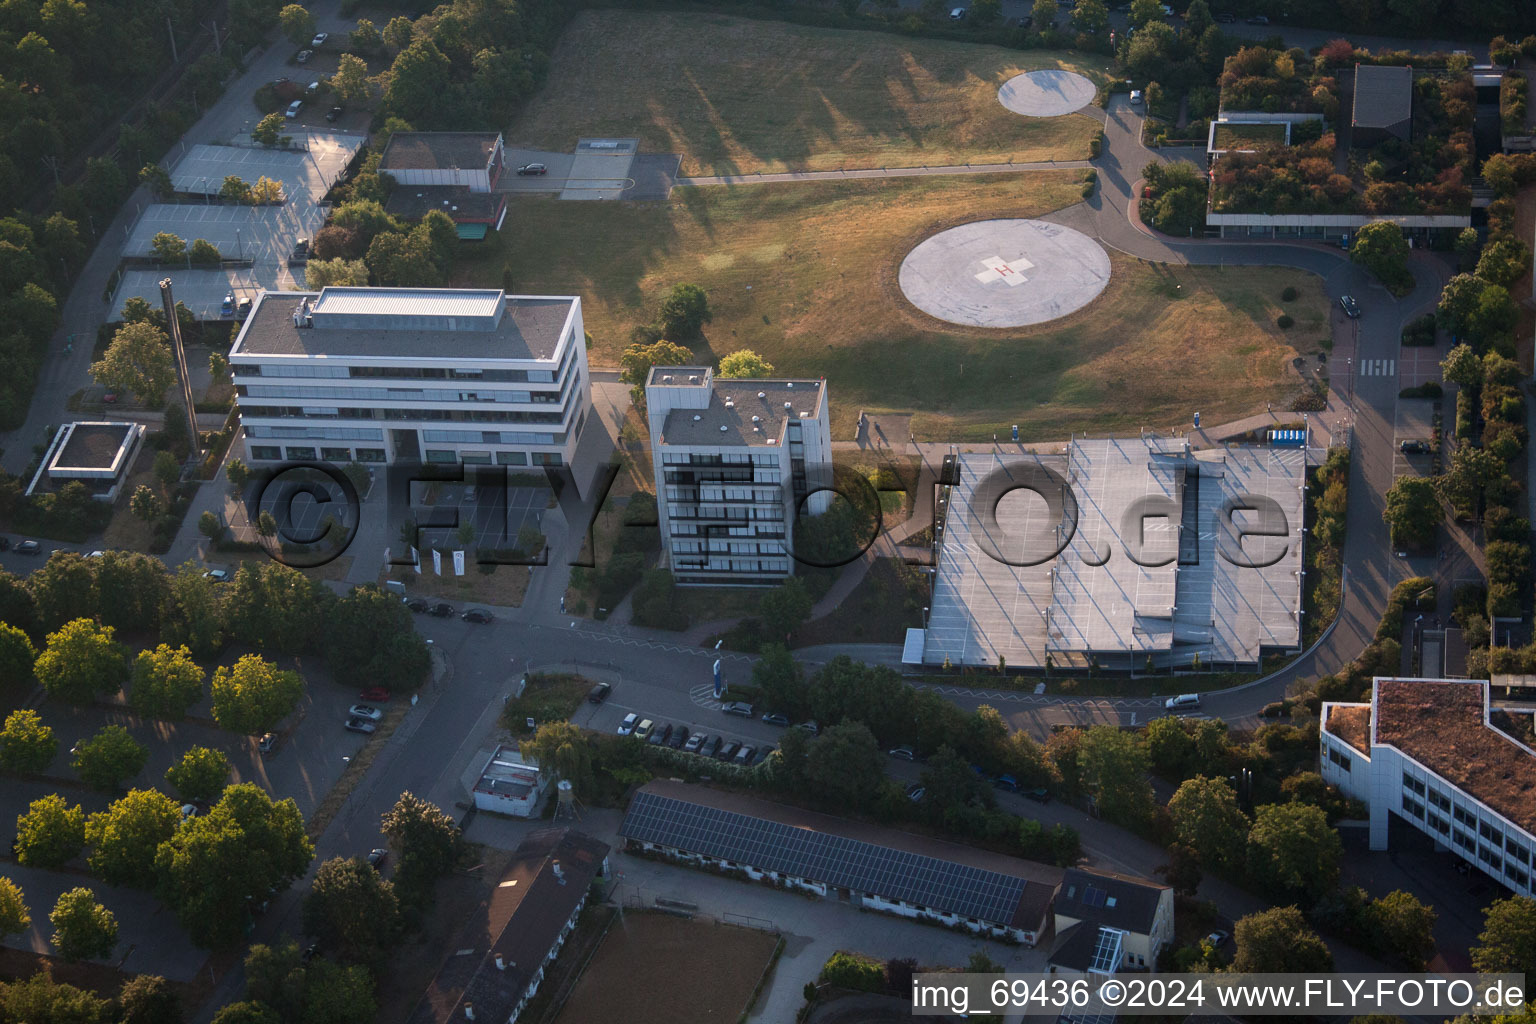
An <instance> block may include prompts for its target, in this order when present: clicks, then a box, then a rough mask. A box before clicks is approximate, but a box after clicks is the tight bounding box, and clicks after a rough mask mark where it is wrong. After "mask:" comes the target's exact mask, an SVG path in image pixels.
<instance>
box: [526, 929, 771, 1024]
mask: <svg viewBox="0 0 1536 1024" xmlns="http://www.w3.org/2000/svg"><path fill="white" fill-rule="evenodd" d="M777 944H778V937H777V936H776V935H773V934H771V933H769V932H760V931H756V930H754V929H751V928H738V927H735V926H733V925H723V924H712V923H706V922H704V921H693V920H687V919H684V918H680V917H673V916H671V915H669V914H659V913H637V912H635V911H626V912H625V913H624V916H623V917H621V918H620V919H619V920H617V921H615V922H614V924H613V926H612V927H611V928H609V929H608V937H607V938H605V939H604V940H603V944H602V946H601V947H600V948H599V949H598V951H597V955H596V956H594V957H593V958H592V963H591V964H590V965H588V967H587V971H586V973H585V974H584V975H582V978H581V981H580V982H578V983H577V985H576V991H575V992H573V993H572V994H571V999H570V1001H569V1002H568V1003H566V1004H565V1009H564V1010H563V1011H562V1012H561V1014H560V1016H559V1017H557V1018H556V1021H557V1024H584V1022H587V1021H618V1020H622V1021H627V1022H628V1024H652V1022H656V1024H660V1022H662V1021H667V1022H671V1021H678V1020H689V1021H701V1022H707V1021H722V1022H724V1021H735V1020H736V1019H737V1018H738V1017H740V1016H741V1012H742V1011H743V1010H745V1009H746V1007H747V1001H748V1000H749V999H750V998H751V996H752V992H753V990H754V989H755V988H756V987H757V983H758V980H759V979H760V978H761V977H762V975H763V969H764V968H765V967H766V966H767V964H768V960H769V958H770V957H771V956H773V950H774V947H775V946H776V945H777Z"/></svg>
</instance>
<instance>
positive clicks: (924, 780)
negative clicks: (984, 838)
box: [918, 746, 997, 830]
mask: <svg viewBox="0 0 1536 1024" xmlns="http://www.w3.org/2000/svg"><path fill="white" fill-rule="evenodd" d="M918 781H919V782H920V784H921V785H922V787H923V799H922V808H923V810H924V812H925V813H926V815H927V817H928V820H929V821H930V822H931V823H932V824H934V825H935V826H938V827H941V828H954V829H956V830H958V829H959V828H961V827H963V826H964V824H965V821H966V818H967V817H968V816H970V815H973V814H974V813H975V812H977V811H981V810H986V809H987V808H990V807H992V806H993V805H994V804H995V803H996V801H997V797H996V795H995V794H994V793H993V792H992V787H991V786H988V785H987V783H986V780H985V779H983V778H982V777H981V776H980V775H977V774H976V773H975V772H973V771H972V770H971V768H970V766H969V765H968V764H966V762H965V758H963V757H961V756H960V755H959V754H958V753H956V752H955V751H954V750H953V749H952V748H950V747H949V746H942V747H939V748H938V749H937V750H935V751H934V752H933V754H932V756H930V757H929V758H928V762H927V763H926V764H925V765H923V770H922V772H921V773H920V774H919V776H918Z"/></svg>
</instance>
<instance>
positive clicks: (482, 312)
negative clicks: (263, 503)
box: [229, 287, 592, 467]
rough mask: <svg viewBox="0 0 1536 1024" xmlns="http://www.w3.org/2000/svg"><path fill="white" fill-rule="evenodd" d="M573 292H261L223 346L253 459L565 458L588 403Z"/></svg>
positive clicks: (467, 461) (510, 463) (518, 463)
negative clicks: (230, 343)
mask: <svg viewBox="0 0 1536 1024" xmlns="http://www.w3.org/2000/svg"><path fill="white" fill-rule="evenodd" d="M585 337H586V331H585V328H584V327H583V324H582V317H581V299H580V298H578V297H577V296H570V295H567V296H546V295H507V294H506V293H504V292H501V291H499V290H496V289H461V288H351V287H333V288H325V289H323V290H321V291H319V292H263V293H262V294H261V295H260V296H259V297H258V298H257V300H256V305H255V307H254V308H253V309H252V310H251V314H250V316H249V317H248V318H247V319H246V321H245V323H244V324H243V325H242V326H241V328H240V333H239V334H238V335H237V336H236V338H235V343H234V346H233V347H232V348H231V350H230V354H229V362H230V370H231V373H232V375H233V378H234V382H235V392H236V395H237V401H238V403H239V407H240V418H241V424H242V426H243V428H244V440H245V451H246V457H247V459H249V460H250V462H251V463H252V464H254V465H264V464H271V463H274V462H279V461H288V462H297V461H313V460H320V461H326V462H351V461H356V462H360V463H395V462H428V463H436V464H443V465H448V466H452V465H485V466H489V465H499V466H507V467H522V466H561V465H570V463H571V461H572V457H573V455H574V453H575V451H576V446H577V443H578V440H579V438H580V436H581V432H582V428H583V427H584V426H585V424H586V421H587V418H588V414H589V412H590V411H591V407H592V402H591V397H590V376H589V374H588V371H587V349H586V340H585Z"/></svg>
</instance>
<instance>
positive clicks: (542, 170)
mask: <svg viewBox="0 0 1536 1024" xmlns="http://www.w3.org/2000/svg"><path fill="white" fill-rule="evenodd" d="M517 173H518V174H521V175H523V176H524V177H527V176H529V175H531V174H548V173H549V168H548V167H545V166H544V165H543V164H523V165H522V166H521V167H519V168H518V169H517Z"/></svg>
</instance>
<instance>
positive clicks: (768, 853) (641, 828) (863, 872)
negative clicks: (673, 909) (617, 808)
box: [619, 792, 1027, 924]
mask: <svg viewBox="0 0 1536 1024" xmlns="http://www.w3.org/2000/svg"><path fill="white" fill-rule="evenodd" d="M619 831H620V833H621V834H623V835H624V836H626V837H627V838H630V839H635V840H641V841H645V842H651V843H658V844H660V845H662V846H670V847H672V848H674V849H678V850H686V851H688V852H690V853H698V854H703V855H704V856H706V857H715V858H719V859H721V860H728V861H734V862H735V863H738V864H748V865H751V866H752V867H754V868H757V869H758V870H761V871H777V872H779V873H780V874H787V875H793V876H796V877H798V878H805V879H809V880H811V881H816V882H824V883H826V884H828V885H835V886H841V887H843V888H846V889H852V890H857V891H859V892H871V893H875V894H877V895H879V896H881V897H883V898H885V899H888V900H902V901H905V902H907V903H915V904H918V905H920V906H925V907H930V908H932V909H934V910H938V911H941V912H943V913H950V914H958V915H960V916H962V917H974V918H978V919H980V920H984V921H991V922H994V923H998V924H1008V923H1009V922H1011V921H1012V920H1013V915H1014V911H1015V910H1016V909H1017V908H1018V905H1019V900H1020V899H1021V898H1022V897H1023V895H1024V888H1025V885H1026V884H1027V883H1026V881H1025V880H1024V879H1022V878H1015V877H1013V876H1011V875H1004V874H999V873H998V872H996V871H986V870H983V869H981V868H973V867H968V866H966V865H964V864H956V863H954V862H953V861H947V860H940V859H938V858H936V857H928V856H925V855H923V854H916V853H908V852H906V851H904V850H895V849H891V848H890V847H887V846H877V845H875V844H874V843H866V842H862V841H860V840H857V839H848V838H845V837H843V836H835V835H829V834H828V833H825V832H817V831H815V830H813V829H808V828H796V827H794V826H792V825H785V824H782V823H780V822H776V821H768V820H766V819H763V818H755V817H752V816H751V815H748V814H741V813H738V812H735V811H724V810H720V809H718V808H714V807H704V806H701V805H699V804H694V803H688V802H686V801H683V800H677V799H674V798H672V797H667V796H661V795H659V794H656V793H646V792H640V793H637V794H635V798H634V801H633V802H632V803H631V804H630V805H629V813H628V814H626V815H625V816H624V825H623V827H622V828H621V829H620V830H619Z"/></svg>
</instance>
